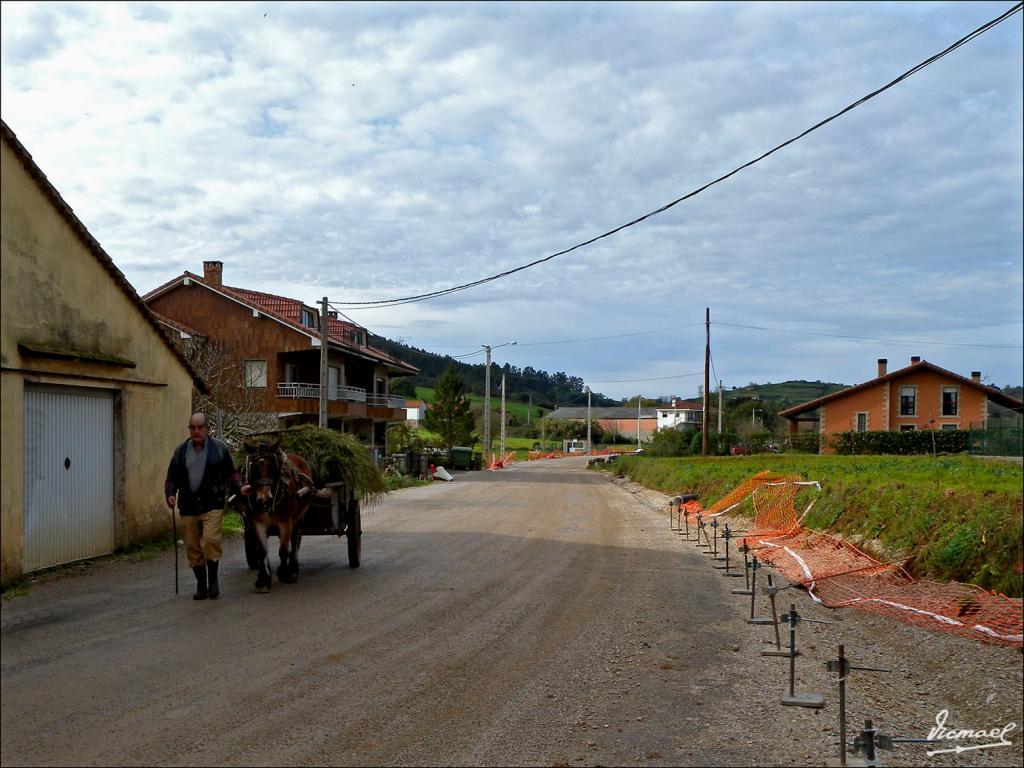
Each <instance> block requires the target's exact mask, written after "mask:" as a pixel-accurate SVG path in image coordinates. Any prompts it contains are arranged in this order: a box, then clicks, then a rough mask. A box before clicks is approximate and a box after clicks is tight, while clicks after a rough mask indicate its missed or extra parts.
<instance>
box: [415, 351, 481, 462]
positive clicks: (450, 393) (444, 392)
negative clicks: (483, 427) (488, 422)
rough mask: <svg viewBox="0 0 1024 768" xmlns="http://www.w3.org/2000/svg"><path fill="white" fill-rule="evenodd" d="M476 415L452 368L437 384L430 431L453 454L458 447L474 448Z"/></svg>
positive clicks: (427, 421)
mask: <svg viewBox="0 0 1024 768" xmlns="http://www.w3.org/2000/svg"><path fill="white" fill-rule="evenodd" d="M473 426H474V424H473V412H472V411H471V410H470V407H469V399H468V398H467V397H466V385H465V384H463V383H462V379H460V378H459V377H458V375H457V374H456V373H455V368H454V367H453V366H451V365H449V366H448V367H447V368H445V370H444V373H442V374H441V376H440V378H438V380H437V386H436V387H435V388H434V401H433V402H432V403H431V404H430V407H429V408H428V409H427V418H426V427H427V429H429V430H430V431H431V432H433V433H434V434H435V435H437V436H438V437H440V438H441V442H442V444H443V445H444V446H445V448H447V449H448V453H451V450H452V447H453V446H456V445H473V444H474V443H475V442H476V435H474V434H473Z"/></svg>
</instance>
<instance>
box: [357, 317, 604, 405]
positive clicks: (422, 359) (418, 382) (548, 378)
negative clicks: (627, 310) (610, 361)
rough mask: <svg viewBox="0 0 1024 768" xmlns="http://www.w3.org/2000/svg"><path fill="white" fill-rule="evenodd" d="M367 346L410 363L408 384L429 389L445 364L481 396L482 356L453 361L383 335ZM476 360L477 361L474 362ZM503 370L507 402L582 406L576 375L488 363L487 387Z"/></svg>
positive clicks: (596, 397)
mask: <svg viewBox="0 0 1024 768" xmlns="http://www.w3.org/2000/svg"><path fill="white" fill-rule="evenodd" d="M369 343H370V345H371V346H374V347H377V348H378V349H382V350H384V351H385V352H388V353H390V354H392V355H395V356H396V357H398V358H400V359H402V360H404V361H405V362H407V363H412V364H413V365H415V366H416V367H417V368H419V369H420V373H419V375H418V376H412V377H410V378H409V381H410V383H411V384H412V385H413V386H415V387H429V388H433V386H434V385H435V383H436V382H437V378H438V377H439V376H440V375H441V374H442V373H443V372H444V369H445V368H447V367H448V365H449V364H451V365H453V366H455V372H456V373H457V374H458V375H459V378H460V379H462V382H463V383H464V384H465V385H466V389H467V390H468V391H469V392H470V393H472V394H476V395H483V393H484V381H485V364H484V359H483V355H480V356H479V357H474V358H470V359H471V360H473V361H474V362H464V361H462V360H455V359H454V358H452V357H450V356H448V355H438V354H436V353H434V352H427V351H426V350H424V349H417V348H416V347H409V346H406V345H405V344H401V343H399V342H397V341H391V340H390V339H385V338H384V337H383V336H374V335H372V334H371V336H370V338H369ZM476 361H479V362H476ZM503 371H504V373H505V379H506V381H507V386H508V399H509V401H518V402H521V403H525V402H527V401H529V400H530V399H531V398H532V400H533V404H534V405H536V406H542V407H544V408H545V409H547V410H551V409H553V408H555V407H556V406H558V405H567V404H570V403H577V404H578V403H581V402H582V403H583V404H584V405H586V402H587V397H586V392H587V390H586V385H585V384H584V382H583V379H581V378H580V377H579V376H569V375H568V374H566V373H564V372H562V371H558V372H557V373H548V372H547V371H539V370H537V369H535V368H533V367H531V366H529V365H528V366H526V367H525V368H518V367H516V366H514V365H509V364H508V363H506V364H505V365H504V366H499V365H498V364H497V363H493V362H492V363H491V387H492V390H493V391H494V392H497V391H498V384H499V383H500V382H501V374H502V372H503ZM591 401H592V403H593V404H594V405H618V404H619V401H618V400H613V399H611V398H610V397H605V396H604V395H602V394H600V393H599V392H595V393H593V395H592V398H591Z"/></svg>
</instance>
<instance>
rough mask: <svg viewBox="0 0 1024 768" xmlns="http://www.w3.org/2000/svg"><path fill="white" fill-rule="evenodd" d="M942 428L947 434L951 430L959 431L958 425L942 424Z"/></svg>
mask: <svg viewBox="0 0 1024 768" xmlns="http://www.w3.org/2000/svg"><path fill="white" fill-rule="evenodd" d="M942 428H943V429H944V430H945V431H947V432H949V431H951V430H954V429H960V427H959V426H958V425H956V424H943V425H942Z"/></svg>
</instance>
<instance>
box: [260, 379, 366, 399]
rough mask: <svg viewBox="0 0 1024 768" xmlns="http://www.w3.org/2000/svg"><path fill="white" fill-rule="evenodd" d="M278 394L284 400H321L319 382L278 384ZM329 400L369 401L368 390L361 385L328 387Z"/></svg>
mask: <svg viewBox="0 0 1024 768" xmlns="http://www.w3.org/2000/svg"><path fill="white" fill-rule="evenodd" d="M277 396H278V397H280V398H282V399H284V400H319V399H320V385H319V384H303V383H301V382H294V381H289V382H286V383H284V384H278V385H277ZM327 399H328V400H345V401H348V402H350V403H365V402H366V401H367V396H366V390H365V389H360V388H359V387H337V386H334V387H328V388H327Z"/></svg>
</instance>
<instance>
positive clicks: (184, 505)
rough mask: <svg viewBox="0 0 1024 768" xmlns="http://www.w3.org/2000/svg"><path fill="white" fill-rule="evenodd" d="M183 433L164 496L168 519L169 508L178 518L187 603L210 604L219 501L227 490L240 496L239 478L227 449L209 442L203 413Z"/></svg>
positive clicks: (215, 587)
mask: <svg viewBox="0 0 1024 768" xmlns="http://www.w3.org/2000/svg"><path fill="white" fill-rule="evenodd" d="M188 431H189V438H188V440H186V441H185V442H183V443H182V444H181V445H179V446H178V447H177V448H176V449H175V450H174V455H173V456H171V463H170V466H168V467H167V480H166V481H165V482H164V495H165V496H166V497H167V506H168V507H170V509H171V514H172V515H173V514H174V507H175V504H177V507H178V510H179V512H180V513H181V526H182V528H183V529H184V531H185V549H186V552H187V553H188V564H189V565H190V566H191V567H192V572H193V573H194V574H195V575H196V593H195V594H194V595H192V599H193V600H206V599H207V598H210V599H212V600H216V599H217V598H218V597H220V585H219V584H218V583H217V565H218V564H219V562H220V556H221V544H220V529H221V523H222V522H223V520H224V500H225V498H226V497H227V493H228V488H229V486H230V488H231V490H232V491H234V492H235V493H239V492H241V478H240V476H239V474H238V471H237V470H236V469H235V463H234V461H232V459H231V451H230V450H229V449H228V446H227V445H226V444H225V443H224V442H223V441H222V440H218V439H217V438H214V437H210V423H209V422H208V421H207V419H206V414H205V413H193V414H192V418H191V419H189V425H188ZM176 497H177V498H176Z"/></svg>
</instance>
